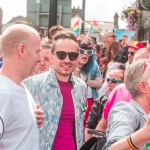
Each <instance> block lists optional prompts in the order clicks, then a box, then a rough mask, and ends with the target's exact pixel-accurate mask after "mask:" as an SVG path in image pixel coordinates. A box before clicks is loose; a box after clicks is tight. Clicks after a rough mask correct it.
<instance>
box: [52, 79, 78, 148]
mask: <svg viewBox="0 0 150 150" xmlns="http://www.w3.org/2000/svg"><path fill="white" fill-rule="evenodd" d="M58 83H59V86H60V90H61V94H62V96H63V106H62V111H61V115H60V120H59V125H58V129H57V132H56V136H55V139H54V143H53V146H52V150H76V142H75V113H74V104H73V99H72V95H71V89H72V88H73V85H72V83H71V82H62V81H58Z"/></svg>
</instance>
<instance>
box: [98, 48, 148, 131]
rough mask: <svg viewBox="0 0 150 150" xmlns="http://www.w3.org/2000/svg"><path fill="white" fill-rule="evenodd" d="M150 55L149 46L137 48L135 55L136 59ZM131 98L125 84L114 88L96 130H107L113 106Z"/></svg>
mask: <svg viewBox="0 0 150 150" xmlns="http://www.w3.org/2000/svg"><path fill="white" fill-rule="evenodd" d="M149 56H150V49H148V48H141V49H139V50H137V52H136V53H135V55H134V59H133V62H134V61H137V60H138V59H146V58H147V59H149ZM130 99H131V94H130V93H129V92H128V90H127V89H126V86H125V84H121V85H118V86H117V87H115V88H114V89H113V91H112V92H111V94H110V96H109V98H108V100H107V102H106V104H105V107H104V111H103V117H102V119H101V120H100V122H99V124H98V125H97V127H96V130H100V131H105V130H106V128H107V123H108V122H107V121H108V114H109V112H110V110H111V108H112V107H113V106H114V105H115V104H116V103H118V102H120V101H125V102H129V101H130Z"/></svg>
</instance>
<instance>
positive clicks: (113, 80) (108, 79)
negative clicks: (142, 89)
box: [107, 78, 123, 83]
mask: <svg viewBox="0 0 150 150" xmlns="http://www.w3.org/2000/svg"><path fill="white" fill-rule="evenodd" d="M110 81H111V82H112V83H117V82H118V83H122V82H123V81H122V80H117V79H115V78H112V79H110V78H107V82H110Z"/></svg>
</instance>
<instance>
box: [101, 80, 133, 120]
mask: <svg viewBox="0 0 150 150" xmlns="http://www.w3.org/2000/svg"><path fill="white" fill-rule="evenodd" d="M130 100H131V94H130V93H129V92H128V90H127V88H126V86H125V84H124V83H123V84H120V85H117V86H116V87H115V88H114V89H113V90H112V92H111V93H110V96H109V98H108V100H107V102H106V105H105V107H104V110H103V118H104V119H106V120H107V119H108V114H109V111H110V109H111V108H112V107H113V106H114V105H115V104H116V103H118V102H120V101H124V102H129V101H130Z"/></svg>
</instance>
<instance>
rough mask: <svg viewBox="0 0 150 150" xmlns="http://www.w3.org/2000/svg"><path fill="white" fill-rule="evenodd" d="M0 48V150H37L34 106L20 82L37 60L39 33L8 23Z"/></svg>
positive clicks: (23, 26) (37, 136) (25, 26)
mask: <svg viewBox="0 0 150 150" xmlns="http://www.w3.org/2000/svg"><path fill="white" fill-rule="evenodd" d="M0 50H1V53H2V57H3V66H2V69H1V74H0V149H1V150H2V149H5V150H39V130H38V126H37V123H36V119H35V115H34V109H35V108H36V105H35V103H34V100H33V98H32V96H31V95H30V93H29V92H28V90H27V89H26V88H25V86H24V85H23V84H22V81H23V80H24V79H25V78H27V77H29V76H30V75H31V73H32V71H33V68H34V67H35V65H36V64H37V63H38V62H39V61H40V59H41V58H40V55H39V52H40V51H41V49H40V37H39V34H38V33H37V31H36V30H34V29H33V28H31V27H29V26H27V25H23V24H15V25H12V26H10V27H8V28H7V29H6V30H5V31H4V32H3V34H2V35H1V41H0Z"/></svg>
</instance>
